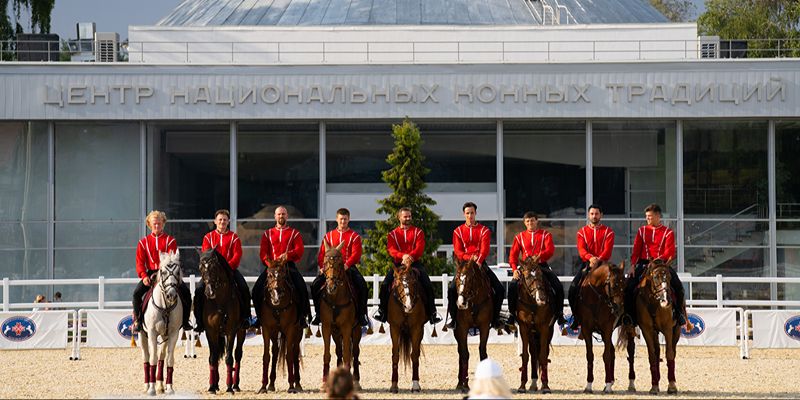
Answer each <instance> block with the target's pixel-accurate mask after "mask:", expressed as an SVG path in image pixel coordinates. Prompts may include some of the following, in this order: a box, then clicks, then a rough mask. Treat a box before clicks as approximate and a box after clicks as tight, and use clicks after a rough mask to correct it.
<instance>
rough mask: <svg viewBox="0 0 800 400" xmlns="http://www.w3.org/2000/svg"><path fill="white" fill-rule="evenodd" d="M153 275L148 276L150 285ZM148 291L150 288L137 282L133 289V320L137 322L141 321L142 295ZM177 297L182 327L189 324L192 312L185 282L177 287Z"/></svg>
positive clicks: (190, 299) (190, 297)
mask: <svg viewBox="0 0 800 400" xmlns="http://www.w3.org/2000/svg"><path fill="white" fill-rule="evenodd" d="M153 278H155V273H153V274H150V284H151V285H152V284H153V282H154V281H155V280H154V279H153ZM148 290H150V286H146V285H145V284H144V282H143V281H141V280H140V281H139V283H138V284H137V285H136V289H133V319H134V320H135V321H137V322H141V321H142V317H143V315H142V302H143V300H144V299H143V298H144V295H145V294H146V293H147V291H148ZM178 297H180V298H181V305H182V306H183V325H186V324H187V323H188V322H189V314H190V312H191V310H192V293H191V292H190V291H189V286H186V283H185V282H181V284H180V285H178Z"/></svg>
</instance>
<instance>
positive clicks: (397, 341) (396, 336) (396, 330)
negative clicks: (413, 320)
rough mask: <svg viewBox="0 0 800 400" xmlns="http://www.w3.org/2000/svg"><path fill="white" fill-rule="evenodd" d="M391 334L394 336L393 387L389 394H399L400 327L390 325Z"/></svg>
mask: <svg viewBox="0 0 800 400" xmlns="http://www.w3.org/2000/svg"><path fill="white" fill-rule="evenodd" d="M389 332H390V333H391V335H392V386H391V387H389V392H391V393H397V392H398V391H399V389H398V388H397V381H398V379H399V373H398V371H397V367H398V364H399V363H400V335H401V332H400V327H398V326H397V325H393V324H389Z"/></svg>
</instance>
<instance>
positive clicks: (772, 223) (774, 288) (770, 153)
mask: <svg viewBox="0 0 800 400" xmlns="http://www.w3.org/2000/svg"><path fill="white" fill-rule="evenodd" d="M768 127H769V128H768V130H769V133H768V134H767V137H768V139H767V181H768V183H767V186H768V187H769V190H768V191H769V193H768V194H767V197H768V198H769V275H768V276H770V277H776V276H778V248H777V245H778V222H777V217H778V210H777V199H776V198H775V197H776V196H777V194H778V192H777V191H776V189H777V187H776V182H775V168H776V167H775V158H776V154H775V151H776V148H775V120H772V119H771V120H769V125H768ZM769 293H770V295H769V297H770V299H771V300H773V301H774V300H777V299H778V284H777V283H775V282H770V284H769ZM772 308H773V309H774V308H776V307H774V306H773V307H772Z"/></svg>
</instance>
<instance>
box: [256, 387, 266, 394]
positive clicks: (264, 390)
mask: <svg viewBox="0 0 800 400" xmlns="http://www.w3.org/2000/svg"><path fill="white" fill-rule="evenodd" d="M256 394H267V388H265V387H264V386H262V387H261V389H258V391H257V392H256Z"/></svg>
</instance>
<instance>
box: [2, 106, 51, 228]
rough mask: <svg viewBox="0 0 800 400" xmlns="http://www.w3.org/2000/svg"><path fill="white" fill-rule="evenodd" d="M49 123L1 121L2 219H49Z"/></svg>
mask: <svg viewBox="0 0 800 400" xmlns="http://www.w3.org/2000/svg"><path fill="white" fill-rule="evenodd" d="M47 155H48V135H47V124H46V123H38V122H31V123H28V122H0V221H46V220H47V175H48V171H47V169H48V162H47Z"/></svg>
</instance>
